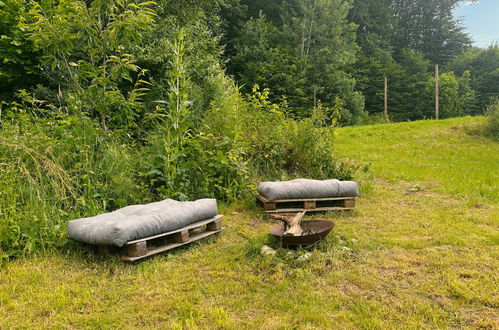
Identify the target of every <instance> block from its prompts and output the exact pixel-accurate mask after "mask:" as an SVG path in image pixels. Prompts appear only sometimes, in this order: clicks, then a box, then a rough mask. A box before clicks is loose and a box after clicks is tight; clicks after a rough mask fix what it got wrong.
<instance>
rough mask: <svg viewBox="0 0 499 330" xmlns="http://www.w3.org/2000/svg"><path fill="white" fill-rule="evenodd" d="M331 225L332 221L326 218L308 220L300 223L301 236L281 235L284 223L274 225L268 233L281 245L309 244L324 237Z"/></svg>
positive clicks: (331, 227)
mask: <svg viewBox="0 0 499 330" xmlns="http://www.w3.org/2000/svg"><path fill="white" fill-rule="evenodd" d="M333 227H334V222H331V221H328V220H308V221H303V222H302V223H301V228H302V229H303V235H302V236H288V235H283V233H284V224H279V225H275V226H274V227H272V228H271V229H270V231H269V233H270V234H271V235H272V236H274V237H275V238H277V239H278V240H279V241H280V242H281V243H282V246H283V247H298V246H309V245H312V244H314V243H316V242H318V241H320V240H322V239H324V238H326V236H327V235H328V234H329V232H331V230H332V229H333Z"/></svg>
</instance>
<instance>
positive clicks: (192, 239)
mask: <svg viewBox="0 0 499 330" xmlns="http://www.w3.org/2000/svg"><path fill="white" fill-rule="evenodd" d="M221 231H222V230H221V229H220V230H218V231H205V232H202V233H200V234H196V235H192V236H191V237H190V238H189V240H188V241H187V242H184V243H170V244H166V245H164V246H159V247H155V248H152V249H148V251H147V253H146V254H144V255H142V256H140V257H124V258H123V260H124V261H129V262H133V261H138V260H140V259H144V258H149V257H151V256H153V255H155V254H158V253H162V252H166V251H168V250H172V249H175V248H178V247H180V246H183V245H187V244H189V243H192V242H195V241H199V240H201V239H203V238H206V237H208V236H211V235H215V234H218V233H220V232H221Z"/></svg>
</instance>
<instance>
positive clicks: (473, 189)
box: [0, 118, 499, 329]
mask: <svg viewBox="0 0 499 330" xmlns="http://www.w3.org/2000/svg"><path fill="white" fill-rule="evenodd" d="M481 121H482V119H481V118H460V119H451V120H443V121H439V122H435V121H421V122H414V123H402V124H389V125H373V126H366V127H354V128H343V129H339V130H338V133H337V142H338V151H339V153H340V154H341V155H342V156H344V157H350V158H354V159H356V160H357V161H360V162H364V163H367V162H369V163H371V170H370V171H369V172H367V173H363V172H359V174H358V175H359V177H358V178H359V180H360V181H361V183H362V197H361V198H359V200H358V203H357V209H356V211H354V212H352V213H350V214H333V213H331V214H327V215H326V216H325V217H327V218H330V219H332V220H333V221H334V222H335V223H336V228H335V229H334V231H333V233H332V234H331V235H330V236H329V238H328V240H327V241H325V242H323V243H321V244H320V245H319V246H317V247H316V248H315V249H313V250H312V257H311V258H310V259H308V260H304V261H300V260H298V257H299V256H300V255H303V254H304V253H305V252H307V251H297V252H294V253H292V254H291V255H288V254H287V252H286V251H284V250H278V254H277V255H276V256H262V255H260V254H259V252H258V251H259V249H260V247H261V245H262V244H264V243H267V244H274V243H273V242H272V241H270V240H269V238H268V236H267V235H266V231H267V230H268V228H269V227H270V222H269V221H268V220H266V219H265V217H264V216H263V215H262V213H261V212H260V211H259V210H258V209H256V208H255V207H254V206H253V202H252V201H249V202H247V203H241V204H238V205H232V206H229V207H226V208H224V209H223V212H224V213H225V214H226V215H227V216H226V217H225V218H224V226H225V228H226V230H225V231H224V232H223V234H222V235H221V236H220V237H219V238H218V239H212V240H209V241H205V242H204V243H199V244H196V245H193V246H190V247H188V248H185V249H181V250H178V251H176V252H174V253H170V254H169V255H166V256H161V257H157V258H153V259H151V260H148V261H146V262H143V263H140V264H138V265H125V264H122V263H120V262H119V261H117V260H113V259H111V260H109V259H108V260H106V261H99V260H94V259H90V258H88V257H87V254H86V253H85V252H84V250H81V251H80V250H75V249H70V250H68V251H67V252H60V253H55V254H54V253H46V254H43V255H40V256H37V257H32V258H26V259H22V260H17V261H14V262H12V263H10V264H8V265H7V266H5V267H4V268H3V269H1V270H0V328H1V329H3V328H15V327H19V328H45V327H53V328H178V329H180V328H217V327H218V328H234V329H236V328H238V329H239V328H248V329H253V328H262V329H274V328H282V329H288V328H300V329H302V328H303V329H306V328H333V327H339V328H355V327H358V328H416V327H418V328H420V327H422V328H456V327H465V328H476V327H483V328H490V329H492V328H497V327H499V291H498V288H499V280H498V276H499V275H498V274H499V247H498V244H499V207H498V201H499V196H498V194H499V192H498V187H499V181H498V180H499V143H497V142H494V141H492V140H489V139H486V138H482V137H480V136H477V135H474V134H473V130H474V127H476V126H477V125H478V124H479V123H480V122H481Z"/></svg>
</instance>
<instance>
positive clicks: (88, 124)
mask: <svg viewBox="0 0 499 330" xmlns="http://www.w3.org/2000/svg"><path fill="white" fill-rule="evenodd" d="M135 159H140V157H136V156H134V155H133V152H132V149H131V148H129V147H128V146H125V145H123V144H122V143H121V142H120V141H119V140H117V139H116V138H114V137H113V136H112V135H110V134H107V133H104V132H103V131H101V130H100V129H98V128H97V127H96V125H95V124H94V122H92V121H91V120H89V119H88V118H85V117H81V116H78V117H71V116H69V117H67V116H65V117H62V118H58V119H57V120H56V119H55V118H54V119H46V120H43V121H38V122H35V123H34V122H32V121H29V120H23V121H22V122H20V123H18V124H15V125H12V124H8V123H6V122H4V125H3V128H2V130H1V131H0V186H1V187H2V189H1V190H0V219H2V220H1V221H0V255H1V254H2V253H5V254H7V255H8V256H9V257H15V256H20V255H24V254H31V253H33V252H35V251H39V250H43V249H50V248H56V247H61V246H63V245H64V244H66V243H67V241H66V223H67V221H68V220H71V219H74V218H78V217H83V216H90V215H94V214H98V213H102V212H104V211H107V210H112V209H115V208H117V207H123V206H125V205H129V204H133V203H138V202H144V201H147V200H148V196H147V193H146V192H147V190H145V189H144V188H143V187H141V186H140V185H139V181H137V180H136V179H135V178H136V175H135V170H134V165H133V164H134V163H133V161H134V160H135Z"/></svg>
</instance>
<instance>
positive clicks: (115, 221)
mask: <svg viewBox="0 0 499 330" xmlns="http://www.w3.org/2000/svg"><path fill="white" fill-rule="evenodd" d="M217 212H218V211H217V201H216V200H214V199H199V200H197V201H194V202H178V201H175V200H173V199H165V200H163V201H160V202H155V203H151V204H146V205H131V206H127V207H124V208H122V209H119V210H116V211H113V212H110V213H105V214H100V215H97V216H94V217H88V218H82V219H77V220H72V221H70V222H69V224H68V232H69V236H70V237H71V238H73V239H75V240H78V241H82V242H86V243H90V244H96V245H116V246H122V245H123V244H124V243H126V242H128V241H132V240H135V239H139V238H145V237H148V236H153V235H157V234H161V233H164V232H169V231H173V230H176V229H180V228H182V227H185V226H187V225H189V224H192V223H194V222H197V221H201V220H204V219H208V218H211V217H214V216H215V215H217Z"/></svg>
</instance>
